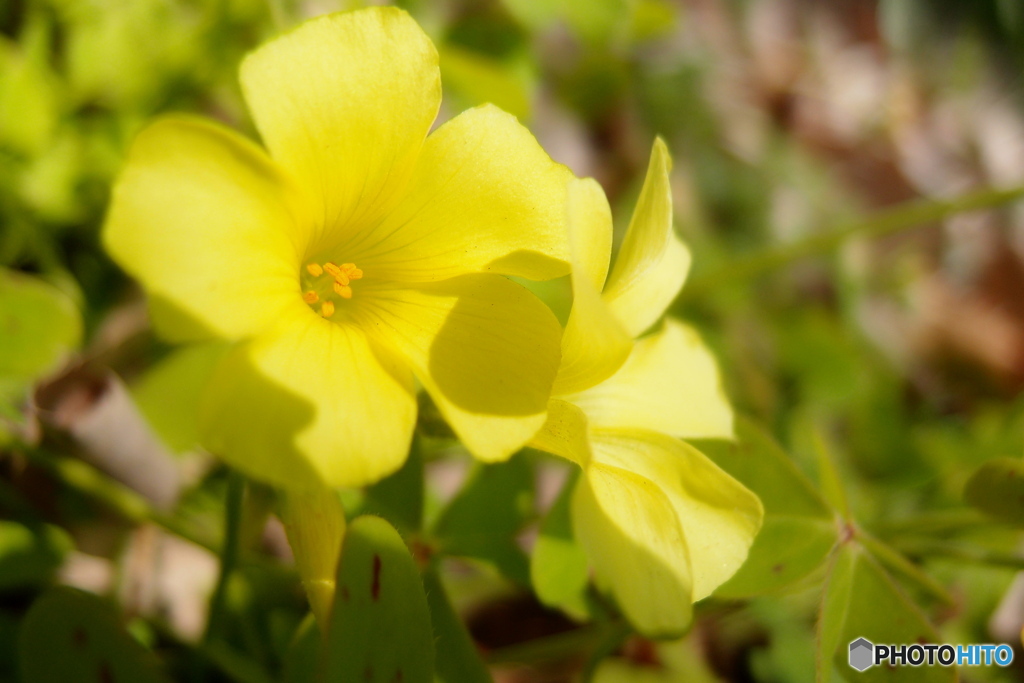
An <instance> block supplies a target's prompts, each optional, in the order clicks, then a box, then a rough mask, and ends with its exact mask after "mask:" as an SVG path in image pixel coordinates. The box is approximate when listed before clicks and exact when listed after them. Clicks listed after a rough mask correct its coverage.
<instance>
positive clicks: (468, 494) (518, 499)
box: [433, 455, 533, 586]
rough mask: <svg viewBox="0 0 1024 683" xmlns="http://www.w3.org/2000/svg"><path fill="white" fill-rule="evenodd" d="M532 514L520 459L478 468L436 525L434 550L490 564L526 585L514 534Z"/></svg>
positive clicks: (528, 474)
mask: <svg viewBox="0 0 1024 683" xmlns="http://www.w3.org/2000/svg"><path fill="white" fill-rule="evenodd" d="M532 511H533V471H532V469H531V468H530V465H529V463H528V462H527V461H526V459H525V458H524V457H523V456H522V455H517V456H515V457H513V458H512V459H511V460H509V461H508V462H503V463H499V464H496V465H479V466H478V467H477V469H476V471H475V472H474V473H473V475H471V476H470V479H469V481H468V482H467V483H466V485H465V486H463V487H462V490H461V491H460V492H459V494H458V495H457V496H455V498H454V499H453V500H452V501H451V503H449V505H448V507H447V508H445V510H444V511H443V512H442V513H441V516H440V517H439V518H438V520H437V523H436V524H435V525H434V534H433V535H434V537H435V538H436V539H437V541H438V543H439V546H438V550H439V552H441V553H444V554H447V555H459V556H463V557H474V558H477V559H480V560H484V561H486V562H490V563H492V564H494V565H495V566H496V567H497V568H498V569H500V570H501V571H502V572H503V573H504V574H505V575H506V576H508V577H509V578H510V579H512V580H514V581H517V582H519V583H520V584H522V585H523V586H529V585H530V567H529V561H528V560H527V558H526V555H525V554H524V553H523V551H522V550H521V549H520V548H519V545H518V544H517V543H516V538H515V537H516V534H518V533H519V531H520V530H521V529H522V528H523V526H525V524H526V522H527V521H528V520H529V518H530V515H531V514H532Z"/></svg>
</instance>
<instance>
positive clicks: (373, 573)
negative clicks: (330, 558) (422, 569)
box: [324, 515, 434, 683]
mask: <svg viewBox="0 0 1024 683" xmlns="http://www.w3.org/2000/svg"><path fill="white" fill-rule="evenodd" d="M431 628H432V627H431V623H430V610H429V608H428V606H427V598H426V596H425V595H424V593H423V581H422V580H421V579H420V573H419V571H418V570H417V568H416V564H415V562H413V559H412V557H411V556H410V555H409V550H408V549H407V548H406V547H405V543H404V542H403V541H402V538H401V536H399V535H398V532H396V531H395V530H394V528H393V527H391V526H390V525H389V524H388V523H387V522H385V521H384V520H383V519H381V518H380V517H374V516H370V515H367V516H364V517H358V518H357V519H355V520H353V522H352V523H351V524H350V525H349V528H348V531H347V532H346V534H345V541H344V544H343V545H342V549H341V560H340V562H339V564H338V582H337V592H336V596H335V601H334V610H333V613H332V615H331V625H330V628H329V629H328V635H327V641H326V645H325V649H324V654H325V664H324V680H325V681H329V682H331V683H334V682H337V683H348V682H349V681H351V682H352V683H389V682H390V681H396V680H397V681H403V682H408V683H430V681H431V680H432V677H433V671H434V647H433V631H432V630H431Z"/></svg>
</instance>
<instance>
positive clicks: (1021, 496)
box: [964, 458, 1024, 526]
mask: <svg viewBox="0 0 1024 683" xmlns="http://www.w3.org/2000/svg"><path fill="white" fill-rule="evenodd" d="M964 498H965V499H966V500H967V503H968V504H969V505H972V506H974V507H976V508H977V509H979V510H981V511H982V512H984V513H985V514H988V515H991V516H992V517H995V518H996V519H998V520H1000V521H1003V522H1007V523H1009V524H1013V525H1016V526H1021V525H1022V524H1024V462H1022V461H1021V460H1019V459H1016V458H994V459H992V460H989V461H988V462H986V463H985V464H984V465H982V466H981V467H979V468H978V470H977V471H976V472H975V473H974V474H973V475H972V476H971V478H970V479H969V480H968V481H967V486H966V487H965V488H964Z"/></svg>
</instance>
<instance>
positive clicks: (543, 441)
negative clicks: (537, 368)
mask: <svg viewBox="0 0 1024 683" xmlns="http://www.w3.org/2000/svg"><path fill="white" fill-rule="evenodd" d="M530 446H531V447H532V448H537V449H540V450H542V451H546V452H548V453H551V454H552V455H560V456H562V457H563V458H566V459H567V460H571V461H573V462H574V463H576V464H577V465H579V466H580V467H586V466H587V464H588V463H589V462H590V435H589V434H588V429H587V416H586V415H584V414H583V411H582V410H580V409H579V408H577V407H576V406H574V405H573V404H571V403H567V402H565V401H560V400H558V399H557V398H553V399H551V400H550V401H549V402H548V419H547V420H546V421H545V422H544V426H543V427H541V429H540V431H539V432H537V434H535V435H534V437H533V439H532V440H531V441H530Z"/></svg>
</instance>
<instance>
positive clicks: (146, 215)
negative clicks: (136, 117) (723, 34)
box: [103, 116, 308, 340]
mask: <svg viewBox="0 0 1024 683" xmlns="http://www.w3.org/2000/svg"><path fill="white" fill-rule="evenodd" d="M306 223H307V221H305V219H304V218H303V215H302V207H301V205H300V204H299V203H298V202H297V201H296V199H295V195H294V194H293V191H292V190H291V189H290V188H289V186H288V185H287V184H286V182H285V180H284V179H283V177H282V176H281V174H280V173H278V171H277V170H276V169H275V168H274V167H273V165H272V163H271V162H270V161H269V160H268V159H267V158H266V155H265V154H264V153H263V151H262V150H260V149H259V147H257V146H256V145H254V144H252V143H251V142H249V141H247V140H245V139H244V138H242V137H241V136H239V135H237V134H235V133H232V132H231V131H229V130H227V129H224V128H222V127H220V126H217V125H214V124H211V123H206V122H204V121H201V120H199V119H192V118H187V117H183V116H174V117H169V118H165V119H162V120H160V121H157V122H156V123H154V124H153V125H151V126H149V127H148V128H146V129H145V130H143V131H142V133H140V134H139V136H138V137H137V138H136V139H135V142H134V144H133V145H132V147H131V150H130V152H129V154H128V160H127V162H126V164H125V168H124V170H123V171H122V173H121V176H120V178H119V179H118V181H117V184H116V185H115V187H114V194H113V198H112V200H111V206H110V211H109V213H108V215H107V220H106V225H105V226H104V232H103V241H104V244H105V246H106V248H107V251H108V252H110V254H111V256H113V258H114V260H116V261H117V262H118V263H119V264H120V265H121V266H122V267H123V268H124V269H125V270H126V271H128V273H130V274H131V275H132V276H134V277H135V278H136V279H138V280H140V281H141V282H142V283H143V285H145V287H146V290H147V291H148V292H149V294H150V295H151V297H152V298H153V300H154V317H155V318H156V320H155V322H156V323H157V325H158V327H159V328H160V331H161V332H162V333H164V334H165V335H167V336H169V337H170V338H172V339H175V340H187V339H200V338H204V337H209V336H222V337H227V338H238V337H243V336H247V335H250V334H253V333H255V332H257V331H259V330H260V329H261V328H263V327H264V326H266V325H268V324H269V323H271V322H272V321H273V320H274V319H275V317H276V315H277V312H278V311H279V310H280V309H281V308H282V306H284V305H286V304H287V303H288V302H291V301H293V300H294V299H295V298H297V296H298V286H299V284H298V283H299V279H298V267H299V258H300V253H301V250H302V249H303V248H304V246H305V244H304V242H305V240H306V239H307V238H308V235H306V234H305V233H304V231H303V226H304V225H305V224H306Z"/></svg>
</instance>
